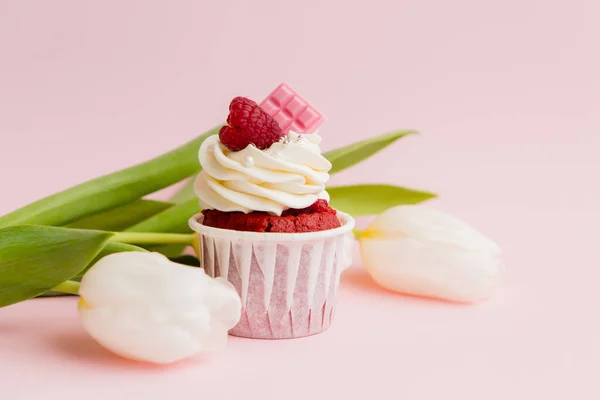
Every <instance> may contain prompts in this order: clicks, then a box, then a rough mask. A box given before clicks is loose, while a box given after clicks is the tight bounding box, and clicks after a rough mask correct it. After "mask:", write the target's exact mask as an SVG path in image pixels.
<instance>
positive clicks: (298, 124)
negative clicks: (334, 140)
mask: <svg viewBox="0 0 600 400" xmlns="http://www.w3.org/2000/svg"><path fill="white" fill-rule="evenodd" d="M260 108H262V109H263V110H264V111H265V112H266V113H267V114H269V115H270V116H271V117H273V118H274V119H275V120H276V121H277V122H278V123H279V126H280V127H281V130H282V131H283V133H284V134H286V133H288V132H289V131H294V132H296V133H305V134H306V133H315V132H316V131H317V129H318V128H319V126H321V124H322V123H323V122H324V121H325V117H324V116H323V114H321V113H320V112H319V111H317V109H316V108H314V107H313V106H312V105H310V103H309V102H308V101H306V100H304V99H303V98H302V97H300V96H299V95H298V94H297V93H296V92H295V91H294V90H293V89H292V88H291V87H289V86H288V85H286V84H285V83H282V84H281V85H279V86H277V88H276V89H275V90H274V91H273V92H272V93H271V94H270V95H269V96H267V98H266V99H264V100H263V101H262V103H260Z"/></svg>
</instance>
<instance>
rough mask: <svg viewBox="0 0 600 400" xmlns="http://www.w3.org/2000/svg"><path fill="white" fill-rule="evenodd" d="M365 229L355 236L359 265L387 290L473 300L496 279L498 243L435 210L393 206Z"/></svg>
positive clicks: (489, 289)
mask: <svg viewBox="0 0 600 400" xmlns="http://www.w3.org/2000/svg"><path fill="white" fill-rule="evenodd" d="M365 232H366V234H365V235H364V236H363V237H362V238H361V240H360V242H361V254H362V258H363V262H364V264H365V267H366V269H367V270H368V271H369V273H370V274H371V275H372V277H373V279H374V280H375V281H376V282H378V283H379V284H380V285H382V286H384V287H386V288H388V289H391V290H394V291H398V292H402V293H408V294H413V295H418V296H426V297H435V298H441V299H446V300H451V301H460V302H474V301H478V300H482V299H485V298H487V297H489V296H490V295H491V293H492V291H493V289H494V288H495V286H496V285H497V283H498V281H499V278H500V275H501V271H502V265H501V263H500V261H499V259H498V255H499V254H500V248H499V247H498V245H497V244H495V243H494V242H493V241H491V240H490V239H488V238H487V237H485V236H484V235H482V234H481V233H479V232H478V231H476V230H475V229H473V228H472V227H470V226H469V225H467V224H466V223H464V222H462V221H460V220H458V219H456V218H454V217H452V216H449V215H447V214H444V213H442V212H440V211H437V210H433V209H430V208H427V207H423V206H398V207H394V208H392V209H390V210H387V211H386V212H384V213H383V214H381V215H380V216H379V217H377V218H376V219H375V221H374V222H373V223H372V224H371V225H370V226H369V228H368V229H367V230H366V231H365Z"/></svg>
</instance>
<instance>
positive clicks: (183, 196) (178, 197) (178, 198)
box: [171, 175, 198, 204]
mask: <svg viewBox="0 0 600 400" xmlns="http://www.w3.org/2000/svg"><path fill="white" fill-rule="evenodd" d="M196 176H197V175H194V176H192V177H191V178H189V179H187V180H186V181H185V184H184V185H183V186H182V187H181V189H179V191H177V193H175V194H174V195H173V196H172V197H171V201H172V202H173V203H178V204H179V203H185V202H186V201H190V200H192V199H197V198H198V197H197V196H196V192H195V191H194V182H195V181H196Z"/></svg>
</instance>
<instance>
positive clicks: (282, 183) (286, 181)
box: [194, 132, 331, 215]
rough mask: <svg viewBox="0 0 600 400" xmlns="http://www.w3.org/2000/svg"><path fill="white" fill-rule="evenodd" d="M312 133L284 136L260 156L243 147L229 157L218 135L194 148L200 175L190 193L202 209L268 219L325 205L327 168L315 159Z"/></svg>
mask: <svg viewBox="0 0 600 400" xmlns="http://www.w3.org/2000/svg"><path fill="white" fill-rule="evenodd" d="M320 143H321V137H320V136H318V135H317V134H316V133H313V134H309V135H298V134H296V133H294V132H290V133H289V134H288V135H287V136H286V137H284V138H282V140H280V141H279V142H277V143H273V144H272V145H271V147H269V148H268V149H266V150H260V149H258V148H256V147H255V146H254V145H249V146H248V147H246V148H245V149H244V150H241V151H230V150H228V149H227V148H226V147H225V146H224V145H222V144H221V142H220V141H219V136H218V135H213V136H211V137H209V138H207V139H206V140H205V141H204V143H202V146H201V147H200V152H199V159H200V164H201V165H202V169H203V171H202V173H200V174H199V175H198V178H197V179H196V182H195V185H194V189H195V191H196V194H197V195H198V197H199V198H200V205H201V206H202V208H204V209H216V210H219V211H224V212H231V211H241V212H243V213H246V214H247V213H250V212H252V211H266V212H268V213H271V214H274V215H281V213H282V212H283V211H284V210H286V209H288V208H294V209H300V208H305V207H308V206H310V205H312V204H313V203H314V202H315V201H317V200H318V199H325V200H327V201H329V195H328V194H327V192H326V191H325V183H326V182H327V181H328V180H329V173H328V172H329V170H330V169H331V163H330V162H329V161H328V160H327V159H326V158H325V157H323V156H322V155H321V148H320V147H319V144H320Z"/></svg>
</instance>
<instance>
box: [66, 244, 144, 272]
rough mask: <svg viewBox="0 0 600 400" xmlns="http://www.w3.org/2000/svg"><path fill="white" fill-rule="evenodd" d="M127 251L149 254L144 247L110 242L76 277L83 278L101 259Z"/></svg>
mask: <svg viewBox="0 0 600 400" xmlns="http://www.w3.org/2000/svg"><path fill="white" fill-rule="evenodd" d="M126 251H140V252H147V251H148V250H146V249H144V248H143V247H138V246H134V245H132V244H127V243H119V242H108V243H106V245H105V246H104V247H103V248H102V250H101V251H100V253H98V255H97V256H96V257H94V259H93V260H92V261H90V262H89V264H88V265H86V266H85V268H84V269H82V270H81V271H79V273H78V274H77V275H76V276H78V277H81V276H83V275H84V274H85V273H86V272H87V271H88V269H90V268H91V267H92V266H93V265H94V264H96V263H97V262H98V261H100V259H101V258H103V257H106V256H108V255H109V254H114V253H123V252H126Z"/></svg>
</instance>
